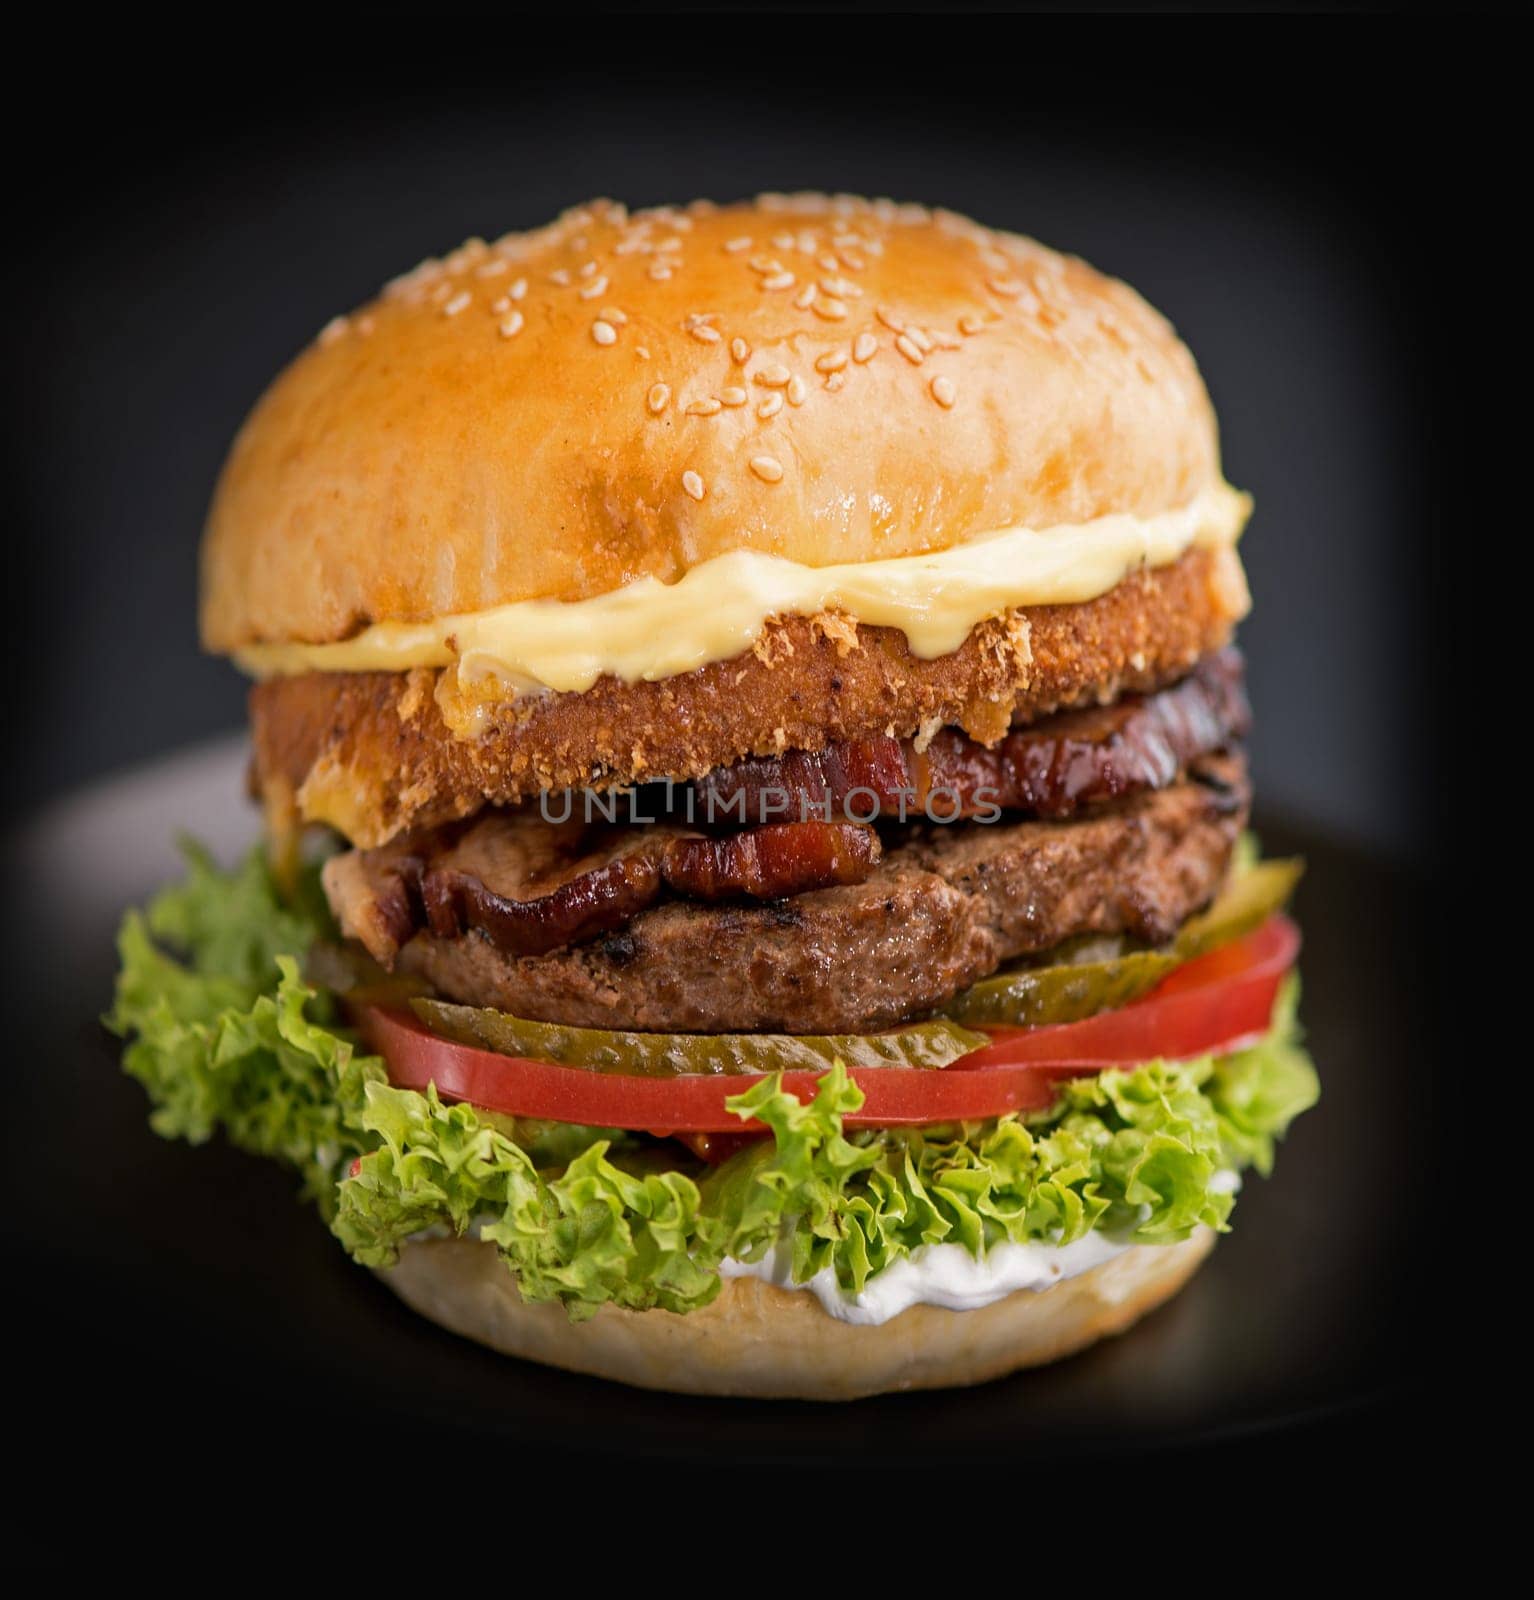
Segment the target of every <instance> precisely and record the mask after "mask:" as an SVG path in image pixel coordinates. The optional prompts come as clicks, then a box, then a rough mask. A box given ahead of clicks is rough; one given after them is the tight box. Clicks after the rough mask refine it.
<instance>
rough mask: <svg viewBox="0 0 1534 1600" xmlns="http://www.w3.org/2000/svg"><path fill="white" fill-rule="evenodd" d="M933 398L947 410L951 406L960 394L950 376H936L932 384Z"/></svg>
mask: <svg viewBox="0 0 1534 1600" xmlns="http://www.w3.org/2000/svg"><path fill="white" fill-rule="evenodd" d="M931 389H932V398H933V399H934V400H936V401H937V403H938V404H939V405H940V406H942V408H943V409H944V410H945V411H946V410H948V409H949V407H951V406H952V405H953V403H954V401H955V400H957V399H958V394H957V392H956V391H955V389H954V386H953V381H952V379H950V378H934V379H933V380H932V384H931Z"/></svg>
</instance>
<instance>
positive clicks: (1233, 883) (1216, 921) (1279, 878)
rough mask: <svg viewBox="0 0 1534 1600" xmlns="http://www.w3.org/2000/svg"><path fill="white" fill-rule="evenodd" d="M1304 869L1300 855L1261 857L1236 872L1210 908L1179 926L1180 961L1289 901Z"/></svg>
mask: <svg viewBox="0 0 1534 1600" xmlns="http://www.w3.org/2000/svg"><path fill="white" fill-rule="evenodd" d="M1304 871H1305V863H1304V861H1303V860H1301V858H1300V857H1299V856H1291V857H1289V858H1287V859H1285V860H1281V861H1259V862H1258V863H1257V864H1256V865H1255V866H1251V867H1247V868H1246V869H1245V870H1244V871H1242V872H1237V873H1235V874H1233V875H1232V876H1231V877H1230V878H1229V879H1227V880H1226V884H1225V887H1224V888H1223V889H1222V890H1221V891H1220V893H1219V896H1218V897H1217V898H1216V900H1215V901H1214V903H1213V905H1211V906H1210V907H1209V908H1208V910H1206V911H1200V912H1199V914H1198V915H1197V916H1196V917H1189V918H1188V920H1187V921H1186V922H1185V923H1183V925H1182V927H1181V928H1179V929H1178V930H1177V937H1176V938H1175V939H1174V940H1173V941H1172V949H1173V950H1174V951H1176V953H1177V959H1178V960H1179V961H1191V960H1192V959H1193V958H1194V956H1202V955H1208V953H1209V952H1210V951H1211V950H1215V949H1218V948H1219V946H1220V945H1222V944H1229V943H1230V941H1231V940H1232V939H1239V938H1240V937H1241V935H1242V934H1243V933H1250V932H1251V931H1252V929H1253V928H1255V927H1258V926H1260V925H1261V924H1262V923H1264V922H1266V921H1267V920H1268V918H1269V917H1271V916H1272V915H1273V913H1274V912H1275V911H1282V910H1283V908H1284V907H1285V906H1286V905H1288V903H1289V897H1290V895H1292V894H1293V893H1294V886H1295V885H1296V884H1297V883H1298V882H1299V881H1300V877H1301V875H1302V874H1303V873H1304Z"/></svg>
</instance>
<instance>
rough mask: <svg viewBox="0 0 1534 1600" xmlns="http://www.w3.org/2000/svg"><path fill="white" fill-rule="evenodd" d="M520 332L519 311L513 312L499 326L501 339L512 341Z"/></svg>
mask: <svg viewBox="0 0 1534 1600" xmlns="http://www.w3.org/2000/svg"><path fill="white" fill-rule="evenodd" d="M521 331H522V313H521V312H520V311H513V312H512V314H511V315H510V316H509V317H507V318H506V320H505V321H504V322H502V324H501V337H502V338H503V339H514V338H516V336H517V335H518V334H519V333H521Z"/></svg>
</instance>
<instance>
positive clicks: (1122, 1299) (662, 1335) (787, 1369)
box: [382, 1229, 1214, 1400]
mask: <svg viewBox="0 0 1534 1600" xmlns="http://www.w3.org/2000/svg"><path fill="white" fill-rule="evenodd" d="M1213 1243H1214V1235H1213V1234H1212V1233H1211V1232H1210V1231H1209V1230H1208V1229H1201V1230H1200V1231H1199V1232H1198V1233H1196V1234H1194V1235H1193V1236H1192V1237H1191V1238H1189V1239H1187V1240H1185V1241H1184V1242H1183V1243H1182V1244H1176V1245H1136V1246H1135V1247H1134V1248H1133V1249H1131V1250H1128V1251H1126V1252H1125V1253H1124V1254H1123V1255H1120V1256H1115V1257H1114V1258H1113V1259H1112V1260H1111V1261H1108V1262H1105V1263H1104V1264H1103V1265H1102V1266H1099V1267H1094V1268H1093V1269H1092V1270H1091V1271H1090V1272H1084V1273H1081V1274H1080V1275H1079V1276H1077V1277H1074V1278H1067V1279H1065V1280H1064V1281H1063V1282H1061V1283H1058V1284H1056V1285H1055V1286H1054V1287H1053V1288H1050V1289H1046V1290H1038V1291H1035V1290H1019V1291H1018V1292H1017V1293H1015V1294H1011V1295H1008V1296H1007V1298H1006V1299H1004V1300H998V1301H997V1302H996V1303H995V1304H994V1305H989V1306H985V1307H983V1308H982V1309H980V1310H978V1311H948V1310H945V1309H943V1308H941V1307H938V1306H912V1307H911V1308H910V1309H909V1310H908V1311H903V1312H901V1314H900V1315H899V1316H897V1317H893V1318H891V1320H890V1321H888V1322H885V1323H881V1324H879V1325H878V1326H875V1327H860V1326H857V1325H855V1324H852V1323H846V1322H839V1321H838V1320H837V1319H836V1318H834V1317H832V1316H829V1315H827V1313H826V1312H825V1311H824V1310H822V1309H821V1306H820V1303H819V1302H818V1301H817V1300H816V1299H815V1297H814V1296H813V1295H810V1294H805V1293H797V1292H794V1291H790V1290H784V1289H778V1288H774V1287H773V1286H772V1285H771V1284H765V1283H762V1282H760V1281H759V1280H757V1279H755V1278H727V1279H726V1280H725V1282H724V1287H723V1290H722V1291H721V1293H720V1295H719V1297H718V1299H716V1300H715V1301H714V1302H713V1303H712V1304H711V1305H707V1306H705V1307H704V1308H703V1309H702V1310H701V1311H693V1312H689V1313H688V1314H687V1315H686V1316H676V1315H674V1314H673V1313H671V1312H669V1311H643V1312H635V1311H621V1310H618V1309H616V1308H614V1307H612V1306H603V1307H601V1308H600V1309H599V1310H598V1312H597V1314H596V1315H595V1316H594V1317H592V1318H590V1319H589V1320H588V1321H586V1322H578V1323H572V1322H571V1321H570V1320H569V1318H568V1317H567V1315H566V1314H565V1312H564V1310H563V1309H562V1308H561V1307H559V1306H558V1305H554V1304H542V1305H529V1304H528V1303H527V1302H526V1301H524V1300H523V1299H522V1297H521V1296H520V1295H519V1294H518V1293H517V1289H516V1285H515V1283H514V1281H513V1279H512V1276H511V1274H510V1273H509V1272H508V1271H507V1270H506V1268H505V1267H504V1266H503V1265H502V1263H501V1261H500V1259H499V1256H498V1254H497V1252H496V1250H495V1248H494V1247H493V1246H492V1245H488V1244H480V1243H477V1242H475V1241H473V1240H468V1239H436V1240H422V1241H419V1242H417V1243H414V1244H408V1245H406V1246H405V1248H404V1250H403V1251H402V1253H401V1256H400V1260H399V1264H398V1265H397V1266H395V1267H393V1268H392V1269H391V1270H389V1271H388V1272H385V1273H383V1274H382V1277H383V1280H384V1282H385V1283H387V1284H388V1285H389V1287H390V1288H392V1289H393V1290H394V1291H395V1293H396V1294H398V1295H399V1296H400V1298H401V1299H402V1300H404V1301H405V1302H406V1303H407V1304H408V1305H410V1306H413V1307H414V1308H415V1309H416V1310H417V1311H419V1312H421V1313H422V1314H423V1315H425V1316H428V1317H430V1318H431V1319H432V1321H433V1322H438V1323H441V1325H442V1326H443V1327H445V1328H450V1329H452V1331H453V1332H454V1333H461V1334H463V1335H464V1336H465V1337H466V1338H470V1339H475V1340H478V1342H479V1343H481V1344H486V1345H489V1346H490V1347H491V1348H492V1349H494V1350H499V1351H501V1352H502V1354H504V1355H511V1356H521V1357H523V1358H524V1359H527V1360H531V1361H541V1362H543V1363H544V1364H545V1365H547V1366H551V1367H564V1368H567V1369H568V1370H569V1371H571V1372H586V1373H590V1374H592V1375H593V1376H595V1377H599V1378H612V1379H614V1380H616V1381H617V1382H619V1383H631V1384H634V1385H635V1386H637V1387H638V1388H641V1389H666V1390H670V1391H672V1392H674V1393H678V1394H716V1395H742V1396H754V1397H757V1398H760V1399H796V1400H856V1399H859V1398H861V1397H862V1396H864V1395H871V1394H884V1393H887V1392H889V1391H891V1390H897V1389H950V1388H959V1387H962V1386H963V1385H966V1384H971V1383H984V1382H986V1381H987V1380H989V1379H991V1378H1000V1377H1003V1376H1004V1375H1005V1374H1007V1373H1009V1372H1015V1371H1017V1370H1018V1369H1019V1368H1021V1367H1032V1366H1039V1365H1042V1364H1043V1363H1044V1362H1047V1361H1056V1360H1058V1359H1059V1358H1060V1357H1061V1356H1066V1355H1070V1354H1071V1353H1072V1352H1073V1351H1076V1350H1080V1349H1082V1348H1084V1347H1085V1346H1086V1345H1089V1344H1093V1343H1095V1342H1096V1341H1097V1340H1098V1339H1103V1338H1106V1337H1107V1336H1108V1335H1110V1334H1114V1333H1122V1332H1123V1331H1124V1329H1125V1328H1127V1327H1129V1326H1130V1324H1131V1323H1134V1322H1136V1321H1138V1320H1139V1318H1141V1317H1142V1316H1144V1315H1145V1313H1146V1312H1147V1311H1151V1310H1154V1309H1155V1307H1157V1306H1159V1305H1160V1304H1161V1303H1162V1302H1163V1301H1164V1300H1168V1299H1170V1298H1171V1296H1172V1295H1174V1294H1176V1293H1177V1291H1178V1290H1179V1289H1180V1288H1182V1286H1183V1285H1184V1284H1185V1283H1186V1282H1187V1281H1188V1279H1189V1278H1190V1277H1192V1276H1193V1273H1194V1272H1195V1271H1196V1270H1197V1268H1198V1265H1199V1263H1200V1262H1201V1261H1202V1260H1203V1259H1204V1257H1205V1256H1206V1255H1207V1254H1208V1253H1209V1249H1210V1247H1211V1245H1212V1244H1213Z"/></svg>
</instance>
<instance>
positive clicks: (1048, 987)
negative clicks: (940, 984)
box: [944, 950, 1179, 1028]
mask: <svg viewBox="0 0 1534 1600" xmlns="http://www.w3.org/2000/svg"><path fill="white" fill-rule="evenodd" d="M1178 964H1179V958H1178V957H1177V956H1174V955H1169V954H1168V953H1166V952H1165V951H1161V950H1136V951H1133V952H1132V953H1131V954H1129V955H1125V956H1118V957H1116V958H1115V959H1114V960H1112V961H1091V962H1086V963H1084V964H1073V963H1062V964H1061V965H1059V966H1053V967H1024V968H1021V969H1020V970H1018V971H1015V972H998V973H997V974H996V975H995V977H992V978H982V979H981V980H980V982H979V983H976V984H972V985H971V986H970V987H969V988H968V989H965V990H964V991H963V993H962V994H957V995H955V996H954V997H953V999H952V1000H950V1001H949V1002H948V1004H947V1006H946V1007H944V1012H945V1015H947V1016H950V1017H952V1018H953V1019H954V1020H955V1021H956V1022H969V1023H977V1024H989V1025H991V1026H993V1027H1009V1028H1032V1027H1037V1026H1039V1025H1040V1024H1042V1023H1046V1022H1080V1021H1081V1020H1082V1019H1083V1018H1084V1017H1093V1016H1096V1015H1097V1013H1098V1012H1099V1011H1111V1010H1113V1008H1114V1007H1116V1006H1125V1005H1128V1004H1129V1002H1130V1001H1131V1000H1138V999H1139V998H1140V996H1141V995H1142V994H1149V993H1150V991H1151V990H1152V989H1154V988H1155V987H1156V985H1157V984H1158V983H1160V982H1161V980H1162V979H1163V978H1164V977H1165V976H1166V975H1167V973H1169V972H1170V971H1171V970H1172V969H1173V967H1175V966H1177V965H1178Z"/></svg>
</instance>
